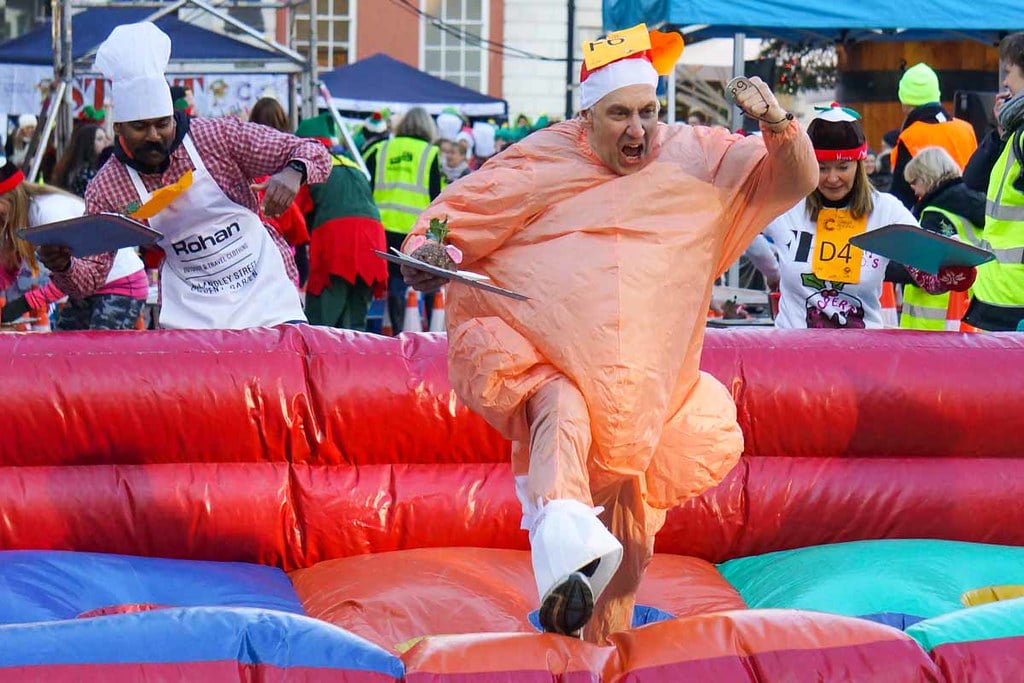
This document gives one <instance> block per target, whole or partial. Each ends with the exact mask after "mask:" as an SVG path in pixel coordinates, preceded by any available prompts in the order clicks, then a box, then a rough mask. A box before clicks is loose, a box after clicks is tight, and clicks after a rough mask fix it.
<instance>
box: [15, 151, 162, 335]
mask: <svg viewBox="0 0 1024 683" xmlns="http://www.w3.org/2000/svg"><path fill="white" fill-rule="evenodd" d="M84 212H85V203H84V202H83V201H82V199H81V198H80V197H76V196H75V195H73V194H70V193H68V192H65V191H63V190H59V189H57V188H55V187H50V186H47V185H36V184H34V183H27V182H25V177H24V175H23V174H22V172H21V170H20V169H18V167H16V166H15V165H14V164H12V163H8V164H7V165H6V166H4V167H2V168H0V297H2V298H3V299H4V300H5V301H4V306H3V310H2V311H0V317H2V320H3V321H4V322H14V321H16V320H19V319H20V318H23V317H26V316H29V317H31V316H33V315H35V314H36V312H40V311H42V312H45V311H46V309H47V308H48V307H49V306H50V304H53V303H54V302H56V301H59V300H60V299H63V298H64V293H63V292H61V291H60V290H59V289H58V288H57V287H56V286H55V285H54V284H53V283H52V282H50V280H49V273H48V272H47V271H46V268H44V267H43V266H42V264H40V263H39V262H38V261H37V260H36V257H35V249H34V247H33V246H32V245H31V244H30V243H29V242H26V241H25V240H23V239H21V238H20V237H18V234H17V233H18V230H21V229H24V228H27V227H34V226H37V225H44V224H46V223H53V222H56V221H62V220H66V219H68V218H76V217H78V216H81V215H82V214H83V213H84ZM148 291H149V280H148V278H147V277H146V271H145V268H144V267H143V265H142V259H140V258H139V256H138V254H136V253H135V250H134V249H121V250H119V251H118V252H117V255H116V256H115V257H114V266H113V267H112V268H111V269H110V274H109V275H108V276H107V280H106V282H104V283H103V284H102V285H101V286H100V287H98V288H97V289H96V293H95V294H94V295H92V296H89V297H86V298H84V299H80V300H74V299H72V300H69V301H68V302H67V303H66V304H65V305H64V308H63V309H62V310H61V314H60V318H59V319H58V320H57V329H58V330H127V329H133V328H134V327H135V323H136V321H137V320H138V318H139V313H140V312H141V311H142V305H143V304H144V303H145V302H146V295H147V293H148Z"/></svg>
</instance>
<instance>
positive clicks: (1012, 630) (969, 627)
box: [905, 598, 1024, 652]
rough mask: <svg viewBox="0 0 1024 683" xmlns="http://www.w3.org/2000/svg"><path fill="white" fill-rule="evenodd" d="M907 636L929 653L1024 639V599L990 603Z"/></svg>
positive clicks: (923, 625)
mask: <svg viewBox="0 0 1024 683" xmlns="http://www.w3.org/2000/svg"><path fill="white" fill-rule="evenodd" d="M905 633H906V634H907V635H908V636H910V637H911V638H913V639H914V640H916V641H917V642H918V643H919V644H920V645H921V647H923V648H924V649H925V650H928V651H929V652H931V651H932V650H934V649H935V648H937V647H939V646H940V645H945V644H947V643H965V642H969V641H975V640H995V639H997V638H1014V637H1018V636H1024V598H1017V599H1015V600H1003V601H1000V602H990V603H988V604H987V605H979V606H977V607H971V608H970V609H964V610H960V611H957V612H952V613H950V614H945V615H943V616H941V617H935V618H934V619H928V620H927V621H921V622H918V623H916V624H914V625H913V626H910V627H908V628H907V630H906V631H905Z"/></svg>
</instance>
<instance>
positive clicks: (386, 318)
mask: <svg viewBox="0 0 1024 683" xmlns="http://www.w3.org/2000/svg"><path fill="white" fill-rule="evenodd" d="M388 308H389V306H388V300H387V298H385V299H384V312H383V313H381V316H380V333H381V334H382V335H384V336H385V337H393V336H394V335H395V328H394V326H393V325H392V324H391V313H389V312H388Z"/></svg>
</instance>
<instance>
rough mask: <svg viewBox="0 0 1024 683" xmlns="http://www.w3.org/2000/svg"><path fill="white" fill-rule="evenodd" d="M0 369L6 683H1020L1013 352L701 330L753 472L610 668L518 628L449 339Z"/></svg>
mask: <svg viewBox="0 0 1024 683" xmlns="http://www.w3.org/2000/svg"><path fill="white" fill-rule="evenodd" d="M0 345H2V346H3V347H4V348H3V349H2V350H0V351H2V353H3V354H4V358H6V359H7V372H6V373H5V375H4V379H3V382H4V391H3V393H2V394H0V396H3V399H2V400H3V410H4V415H5V439H4V445H3V448H2V449H0V484H2V485H0V509H2V510H3V517H2V523H0V551H2V552H0V591H4V590H6V591H7V594H6V595H4V596H3V599H0V603H2V604H3V607H0V610H2V611H0V622H2V623H0V634H2V635H3V636H4V643H5V646H6V647H5V648H4V652H3V653H2V654H0V677H2V679H3V680H5V681H6V680H19V679H33V678H40V677H43V678H47V679H53V680H77V679H81V678H93V679H97V680H98V679H104V680H119V679H124V680H136V679H138V678H140V677H143V676H149V677H153V678H157V677H162V678H164V679H181V680H218V681H221V680H250V679H255V680H269V679H278V678H280V677H283V676H287V678H288V680H321V679H322V680H360V681H361V680H371V681H372V680H381V681H389V680H408V681H428V680H429V681H445V680H449V681H456V680H457V681H460V682H462V681H489V680H517V681H528V680H538V681H540V680H543V681H549V680H552V678H561V680H574V679H576V678H579V679H581V680H606V681H612V680H656V681H663V680H685V679H691V680H729V681H732V680H737V681H747V680H749V681H782V680H857V681H872V680H879V681H882V680H887V681H889V680H898V681H915V680H922V681H925V680H927V681H961V680H983V681H1001V680H1006V681H1010V680H1015V678H1014V677H1015V676H1018V675H1019V671H1020V670H1022V667H1024V625H1022V624H1021V614H1020V609H1021V607H1020V603H1021V602H1022V601H1021V600H1020V599H1015V598H1014V596H1015V595H1017V594H1016V593H1014V592H1013V591H1012V590H1010V589H1011V588H1012V587H1013V586H1016V585H1021V584H1024V578H1022V577H1021V575H1020V574H1021V572H1020V569H1019V567H1020V566H1021V563H1020V550H1019V546H1024V509H1022V508H1021V506H1020V505H1019V504H1018V501H1019V500H1020V499H1021V497H1022V494H1024V490H1022V489H1024V471H1022V469H1024V464H1022V462H1024V461H1022V459H1021V456H1022V449H1021V446H1020V441H1019V439H1017V438H1015V435H1017V434H1020V433H1021V431H1022V428H1024V362H1022V361H1024V340H1022V339H1020V338H1019V337H1016V336H1013V335H984V336H981V335H975V336H969V335H958V334H942V335H938V334H913V333H909V334H908V333H886V332H862V333H857V332H847V333H845V334H832V335H821V334H815V333H800V332H793V333H786V332H778V331H759V330H742V331H740V330H733V331H722V332H720V333H717V334H716V333H714V332H709V334H708V338H707V342H706V346H705V354H704V359H703V367H704V369H706V370H708V371H709V372H711V373H712V374H714V375H715V376H717V377H718V378H719V379H721V380H722V381H723V382H724V383H725V385H726V386H727V387H729V388H730V389H731V391H732V393H733V396H734V398H735V399H736V401H737V405H738V413H739V419H740V421H741V426H742V428H743V431H744V434H745V437H746V449H745V453H744V457H743V459H742V461H741V463H740V465H739V466H737V468H736V469H735V470H734V471H733V473H732V474H731V475H730V476H729V478H728V479H727V480H726V481H725V482H723V483H722V484H721V485H720V486H719V487H717V488H716V489H714V490H712V491H708V492H706V493H705V494H704V495H702V496H701V497H699V498H697V499H695V500H692V501H690V502H689V503H687V504H686V505H684V506H683V507H682V508H679V509H678V510H675V511H673V512H672V514H670V516H669V521H668V523H667V524H666V527H665V529H664V530H663V531H662V533H661V534H660V536H659V538H658V546H657V550H658V555H656V557H655V559H654V562H653V563H652V565H651V567H650V569H649V571H648V573H647V575H646V577H645V581H644V584H643V586H642V587H641V591H640V594H639V596H638V602H639V603H640V604H641V605H642V606H644V607H645V608H646V609H648V610H649V611H648V612H646V613H645V614H646V616H642V618H641V621H646V622H648V623H646V625H643V626H639V627H638V628H635V629H632V630H630V631H627V632H623V633H620V634H617V635H616V636H615V638H614V639H613V642H612V643H611V644H610V645H608V646H604V647H596V646H593V645H589V644H587V643H583V642H580V641H573V640H570V639H567V638H563V637H559V636H554V635H549V634H540V633H537V632H536V629H535V627H534V626H533V625H532V624H531V623H530V619H529V613H530V612H531V611H533V610H535V609H536V602H537V596H536V595H535V591H536V589H535V588H534V587H533V582H532V578H531V576H530V573H529V556H528V552H527V541H526V537H525V532H523V531H521V530H520V529H519V517H520V513H519V508H518V504H517V502H516V501H515V498H514V494H513V486H512V477H511V473H510V471H509V466H508V457H509V445H508V444H507V443H506V442H504V441H503V440H501V439H500V438H499V437H498V436H497V435H496V434H495V433H494V432H493V431H492V430H491V429H490V428H489V427H488V426H487V425H486V424H484V423H483V422H482V421H481V420H480V419H479V418H477V417H476V416H474V415H472V414H471V413H469V412H468V411H467V410H466V409H465V408H464V407H463V406H462V405H461V404H460V403H459V402H458V401H457V400H456V399H455V397H454V396H453V395H452V392H451V390H450V388H449V387H448V384H447V381H446V376H447V373H446V349H445V342H444V338H443V337H441V336H434V335H407V336H405V335H403V336H402V337H399V338H397V339H391V338H382V337H376V336H373V335H365V334H358V333H349V332H340V331H335V330H326V329H319V328H309V327H305V326H299V327H285V328H279V329H264V330H251V331H245V332H202V333H201V332H159V333H147V334H144V335H140V334H131V333H82V334H61V335H8V336H4V337H2V338H0ZM118 555H120V556H121V557H118ZM776 568H778V569H779V571H775V569H776ZM783 569H784V571H783ZM969 596H974V597H969ZM979 596H987V598H986V599H985V600H980V601H979V600H978V598H979ZM996 598H1003V599H996ZM969 605H970V606H969ZM652 615H653V617H657V619H659V620H655V619H654V618H652ZM664 615H671V618H668V619H665V618H664Z"/></svg>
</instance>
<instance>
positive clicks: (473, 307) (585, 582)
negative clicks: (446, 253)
mask: <svg viewBox="0 0 1024 683" xmlns="http://www.w3.org/2000/svg"><path fill="white" fill-rule="evenodd" d="M584 51H585V55H586V59H585V62H584V69H583V73H582V78H581V84H580V108H581V110H582V111H581V113H580V115H579V116H578V117H576V118H574V119H572V120H570V121H565V122H564V123H557V124H554V125H552V126H550V127H547V128H544V129H543V130H538V131H536V132H534V133H531V134H530V135H529V136H528V137H526V138H524V139H523V140H521V141H519V142H518V143H516V144H515V145H514V146H512V147H510V148H508V149H506V150H504V151H503V152H502V153H501V154H500V155H498V156H496V157H494V158H492V159H490V160H489V161H488V162H487V163H486V164H484V166H483V167H482V168H481V169H480V170H478V171H474V172H473V173H471V174H469V175H468V176H466V177H465V178H463V179H462V180H460V181H459V182H457V183H455V184H453V185H451V186H450V187H449V188H448V189H447V190H446V191H445V192H444V193H443V194H441V196H439V197H438V198H437V200H435V201H434V203H433V204H431V206H430V207H428V208H427V209H426V210H424V211H423V213H421V214H420V216H419V219H418V221H417V223H416V226H415V227H414V229H413V231H412V233H411V236H410V238H409V239H408V240H407V242H406V249H407V250H408V249H409V248H410V247H411V246H412V245H413V244H415V242H414V241H413V236H417V235H422V234H423V233H424V231H425V230H426V228H427V227H428V226H429V223H430V220H431V219H433V218H439V219H443V218H446V217H447V219H448V228H449V230H450V232H449V233H448V241H449V242H450V243H451V244H452V245H454V246H456V247H457V248H459V249H460V250H462V253H463V260H462V263H461V264H460V268H467V269H469V270H474V271H477V272H480V273H483V274H485V275H487V276H488V277H490V278H491V280H492V281H493V282H494V283H495V284H497V285H500V286H502V287H507V288H509V289H512V290H514V291H518V292H521V293H522V294H525V295H526V296H528V297H529V299H528V300H527V301H516V300H513V299H509V298H506V297H502V296H495V295H493V294H490V293H486V292H482V291H481V290H478V289H472V288H469V287H452V288H450V290H449V300H448V302H447V309H446V311H447V314H448V340H449V350H448V355H449V363H448V368H449V377H450V379H451V383H452V387H453V388H454V389H455V391H456V393H457V394H458V396H459V397H460V398H461V399H462V400H463V401H464V402H465V403H466V404H467V405H468V406H469V407H471V408H472V409H473V410H475V411H476V412H477V413H479V414H480V415H482V416H483V417H484V418H485V419H486V420H487V421H488V422H489V423H490V424H491V425H493V426H494V427H495V428H496V429H498V430H499V431H500V432H501V433H502V434H503V435H505V436H506V437H507V438H509V439H511V440H512V441H513V448H512V469H513V472H514V474H515V476H516V493H517V495H518V497H519V500H520V502H521V503H522V506H523V528H524V529H526V530H528V531H529V535H530V546H531V551H532V552H531V557H532V563H533V571H534V578H535V580H536V584H537V593H538V598H539V599H540V609H539V621H540V623H541V625H542V626H543V628H544V629H545V630H546V631H552V632H556V633H562V634H566V635H576V634H578V633H579V631H580V630H581V629H583V635H584V637H586V638H587V640H590V641H593V642H599V643H600V642H604V641H605V640H606V639H607V638H608V636H609V635H610V634H611V633H613V632H615V631H619V630H622V629H625V628H629V626H630V620H631V617H632V616H633V602H634V596H635V595H636V591H637V588H638V586H639V584H640V579H641V577H642V576H643V572H644V568H645V567H646V566H647V564H648V562H649V561H650V559H651V556H652V553H653V550H654V536H655V534H656V533H657V531H658V530H659V529H660V528H661V526H662V524H663V523H664V521H665V515H666V511H667V510H668V509H670V508H672V507H674V506H676V505H679V504H680V503H682V502H683V501H686V500H688V499H690V498H693V497H694V496H697V495H699V494H700V493H702V492H703V491H705V490H707V489H709V488H711V487H712V486H715V485H716V484H718V483H719V482H720V481H722V479H723V478H724V477H725V476H726V474H727V473H728V472H729V470H730V469H731V468H732V467H733V465H735V464H736V462H737V460H738V459H739V456H740V452H741V451H742V450H743V436H742V434H741V433H740V430H739V427H738V426H737V423H736V408H735V405H734V404H733V402H732V398H731V396H730V395H729V392H728V390H727V389H726V388H725V387H723V386H722V384H721V383H719V382H718V381H717V380H716V379H714V378H713V377H711V376H710V375H708V374H706V373H702V372H700V369H699V368H700V354H701V348H702V343H703V338H704V325H705V320H706V314H707V310H708V302H709V300H710V297H711V290H712V285H713V284H714V281H715V278H716V277H717V276H718V275H720V274H721V273H722V272H723V271H724V270H726V269H727V268H728V267H729V266H730V264H731V263H732V262H733V261H735V260H736V259H737V258H739V256H740V254H742V253H743V250H744V248H745V247H746V246H747V244H749V243H750V241H751V240H752V239H753V238H754V236H755V235H757V234H758V232H760V230H761V229H762V228H764V227H765V226H766V225H767V224H768V223H769V222H770V221H771V220H772V219H774V218H775V217H776V216H778V215H780V214H782V213H783V212H785V211H786V210H787V209H789V208H790V207H792V206H793V205H794V204H796V203H797V202H798V201H800V200H801V199H802V198H803V197H804V196H806V194H807V193H808V192H810V191H811V190H812V189H813V188H814V186H815V183H816V182H817V177H818V166H817V162H816V161H815V158H814V150H813V149H812V148H811V144H810V141H809V140H808V138H807V135H806V134H805V133H804V132H803V131H802V130H801V129H800V126H799V124H798V123H797V122H796V121H795V120H794V119H793V117H792V116H791V115H788V114H787V113H786V111H785V110H784V109H783V108H782V107H781V106H780V105H779V103H778V101H777V100H776V99H775V96H774V95H773V94H772V92H771V90H770V89H769V88H768V86H767V85H765V84H764V83H762V82H761V81H760V80H759V79H757V78H753V79H750V81H747V82H746V84H747V87H745V88H743V89H741V90H740V89H738V90H737V95H736V101H737V104H738V105H739V106H740V107H741V108H742V109H743V110H744V111H745V112H747V113H749V114H751V115H752V116H755V117H757V118H759V119H760V120H761V129H762V131H764V136H763V138H762V137H741V136H738V135H732V134H730V133H729V132H728V131H723V130H716V129H713V128H708V127H704V126H698V127H690V126H666V125H665V124H661V123H658V98H657V94H656V86H657V84H658V76H659V74H666V73H669V70H670V69H672V68H673V66H674V65H675V62H676V60H677V58H678V57H679V54H680V53H681V52H682V38H681V37H680V36H679V34H677V33H671V34H665V33H660V32H658V31H650V32H649V31H648V30H647V28H646V27H645V26H643V25H640V26H636V27H633V28H632V29H629V30H627V31H623V32H618V33H616V34H612V35H609V36H608V38H607V39H605V40H599V41H593V42H591V43H587V44H586V45H585V50H584ZM417 241H418V240H417ZM413 255H414V256H418V254H417V253H416V252H415V251H414V252H413ZM403 275H404V276H405V278H406V280H407V281H408V283H409V284H410V285H411V286H413V287H416V288H417V289H423V290H429V289H431V288H436V287H437V286H439V285H441V284H443V280H440V279H438V278H436V277H433V276H429V275H427V274H425V273H423V272H420V271H414V270H412V269H408V268H403ZM591 617H592V618H591Z"/></svg>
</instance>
